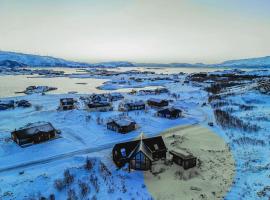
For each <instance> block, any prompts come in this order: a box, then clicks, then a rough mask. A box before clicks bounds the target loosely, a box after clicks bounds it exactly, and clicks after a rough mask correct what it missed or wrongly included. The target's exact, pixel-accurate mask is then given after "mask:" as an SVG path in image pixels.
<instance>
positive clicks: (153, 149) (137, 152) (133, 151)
mask: <svg viewBox="0 0 270 200" xmlns="http://www.w3.org/2000/svg"><path fill="white" fill-rule="evenodd" d="M167 151H168V149H167V147H166V145H165V143H164V141H163V138H162V136H157V137H151V138H145V137H143V135H141V137H140V139H138V140H133V141H129V142H124V143H119V144H116V145H115V146H114V147H113V149H112V157H113V161H114V163H115V165H116V166H117V167H118V168H122V167H123V166H125V165H128V168H129V170H144V171H146V170H150V171H151V170H152V165H153V164H154V163H155V162H156V161H158V160H166V159H167V154H168V152H167ZM169 154H170V155H172V161H173V162H174V163H175V164H177V165H180V166H182V167H183V168H184V169H185V170H186V169H190V168H193V167H195V166H196V163H197V158H196V157H194V156H193V155H192V154H189V153H187V152H185V151H182V152H178V151H169Z"/></svg>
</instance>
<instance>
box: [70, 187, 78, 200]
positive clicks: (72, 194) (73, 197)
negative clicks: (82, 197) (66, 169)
mask: <svg viewBox="0 0 270 200" xmlns="http://www.w3.org/2000/svg"><path fill="white" fill-rule="evenodd" d="M67 196H68V197H67V200H78V199H79V198H78V197H77V195H76V192H75V190H74V189H69V190H68V194H67Z"/></svg>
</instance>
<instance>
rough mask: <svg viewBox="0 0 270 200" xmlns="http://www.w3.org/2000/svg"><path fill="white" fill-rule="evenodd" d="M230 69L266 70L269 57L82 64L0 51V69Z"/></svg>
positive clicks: (269, 65) (269, 63) (268, 65)
mask: <svg viewBox="0 0 270 200" xmlns="http://www.w3.org/2000/svg"><path fill="white" fill-rule="evenodd" d="M1 66H4V67H25V66H30V67H133V66H144V67H232V68H264V67H265V68H266V67H270V56H266V57H260V58H249V59H240V60H229V61H225V62H223V63H218V64H204V63H195V64H190V63H168V64H163V63H131V62H124V61H119V62H102V63H92V64H89V63H83V62H74V61H68V60H64V59H61V58H54V57H51V56H39V55H32V54H24V53H15V52H7V51H0V67H1Z"/></svg>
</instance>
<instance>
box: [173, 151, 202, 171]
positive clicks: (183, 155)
mask: <svg viewBox="0 0 270 200" xmlns="http://www.w3.org/2000/svg"><path fill="white" fill-rule="evenodd" d="M169 153H170V154H171V155H172V157H173V158H172V160H173V162H174V163H176V164H178V165H180V166H182V167H183V168H184V169H190V168H193V167H195V166H196V164H197V158H196V157H194V156H193V155H192V154H190V153H187V152H185V151H181V150H177V151H176V150H172V151H170V152H169Z"/></svg>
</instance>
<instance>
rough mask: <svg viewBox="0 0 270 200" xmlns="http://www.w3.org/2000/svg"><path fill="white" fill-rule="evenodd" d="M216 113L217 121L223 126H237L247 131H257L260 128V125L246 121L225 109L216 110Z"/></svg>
mask: <svg viewBox="0 0 270 200" xmlns="http://www.w3.org/2000/svg"><path fill="white" fill-rule="evenodd" d="M214 115H215V118H216V121H217V123H218V124H219V125H220V126H222V127H223V128H237V129H239V130H242V131H246V132H257V131H259V130H260V127H259V126H257V125H252V124H250V123H245V122H244V121H243V120H241V119H239V118H237V117H235V116H233V115H231V114H230V113H228V112H226V111H223V110H219V109H216V110H214Z"/></svg>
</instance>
